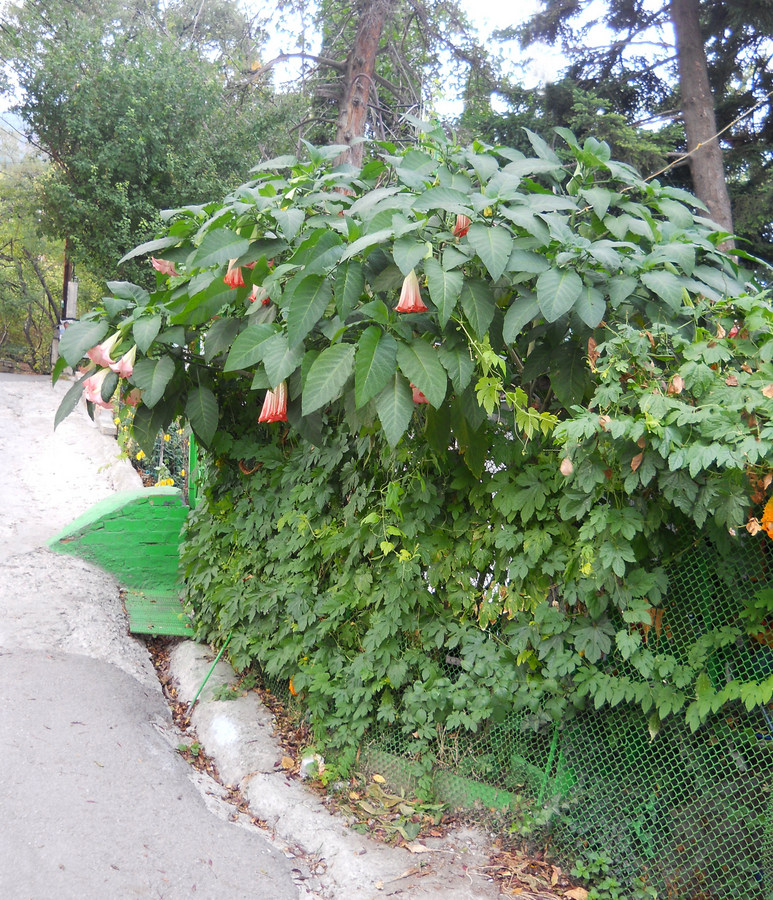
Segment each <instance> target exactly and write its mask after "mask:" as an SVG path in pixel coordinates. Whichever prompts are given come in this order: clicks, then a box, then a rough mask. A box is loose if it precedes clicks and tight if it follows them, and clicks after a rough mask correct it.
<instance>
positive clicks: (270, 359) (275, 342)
mask: <svg viewBox="0 0 773 900" xmlns="http://www.w3.org/2000/svg"><path fill="white" fill-rule="evenodd" d="M262 351H263V352H262V359H263V365H264V366H265V368H266V374H267V375H268V380H269V384H270V385H271V387H272V388H275V387H276V386H277V385H278V384H279V382H280V381H284V380H285V378H288V377H289V376H290V375H292V373H293V372H294V371H295V370H296V369H297V368H298V366H300V364H301V362H302V361H303V352H304V351H303V344H296V345H295V346H294V347H290V346H289V344H288V343H287V335H286V334H284V332H281V331H280V332H279V333H278V334H275V335H273V336H272V337H270V338H269V339H268V340H267V341H266V342H265V343H264V344H263V345H262Z"/></svg>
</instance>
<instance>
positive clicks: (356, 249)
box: [341, 228, 395, 262]
mask: <svg viewBox="0 0 773 900" xmlns="http://www.w3.org/2000/svg"><path fill="white" fill-rule="evenodd" d="M394 236H395V230H394V228H381V229H380V230H378V231H374V232H373V233H372V234H365V235H363V236H362V237H361V238H357V240H356V241H353V242H352V243H351V244H349V246H348V247H347V248H346V250H344V253H343V255H342V256H341V262H345V261H346V260H347V259H351V258H352V257H353V256H357V254H358V253H362V251H363V250H367V249H368V248H369V247H374V246H375V245H376V244H383V243H385V242H386V241H389V240H391V239H392V238H393V237H394Z"/></svg>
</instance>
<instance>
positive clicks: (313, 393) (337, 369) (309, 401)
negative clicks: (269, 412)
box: [302, 344, 354, 416]
mask: <svg viewBox="0 0 773 900" xmlns="http://www.w3.org/2000/svg"><path fill="white" fill-rule="evenodd" d="M353 364H354V345H353V344H333V346H332V347H327V348H326V349H325V350H323V351H322V353H320V354H319V356H318V357H317V358H316V359H315V360H314V362H313V363H312V364H311V368H310V369H309V374H308V375H307V376H306V381H305V383H304V385H303V404H302V406H303V415H304V416H307V415H308V414H309V413H312V412H314V410H315V409H319V408H320V407H321V406H325V405H326V404H328V403H330V402H332V401H333V400H336V399H337V398H338V397H339V396H340V394H341V389H342V388H343V386H344V385H345V384H346V382H347V381H348V379H349V376H350V375H351V374H352V366H353Z"/></svg>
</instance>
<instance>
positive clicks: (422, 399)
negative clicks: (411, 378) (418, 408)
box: [411, 384, 429, 403]
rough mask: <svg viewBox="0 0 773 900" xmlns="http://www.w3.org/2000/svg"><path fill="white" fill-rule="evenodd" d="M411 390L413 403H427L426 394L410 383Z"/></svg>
mask: <svg viewBox="0 0 773 900" xmlns="http://www.w3.org/2000/svg"><path fill="white" fill-rule="evenodd" d="M411 392H412V394H413V402H414V403H429V400H427V395H426V394H424V393H422V392H421V391H420V390H419V389H418V388H417V387H416V385H415V384H411Z"/></svg>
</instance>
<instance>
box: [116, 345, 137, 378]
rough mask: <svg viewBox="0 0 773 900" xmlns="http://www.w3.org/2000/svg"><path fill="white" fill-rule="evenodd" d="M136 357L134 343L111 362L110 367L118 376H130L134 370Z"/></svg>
mask: <svg viewBox="0 0 773 900" xmlns="http://www.w3.org/2000/svg"><path fill="white" fill-rule="evenodd" d="M136 358H137V345H136V344H135V345H134V346H133V347H132V348H131V350H129V351H128V353H124V355H123V356H122V357H121V358H120V359H119V360H118V362H117V363H113V364H112V365H111V366H110V368H111V369H112V370H113V371H114V372H115V373H116V375H118V377H119V378H130V377H131V374H132V372H133V371H134V360H135V359H136Z"/></svg>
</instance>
